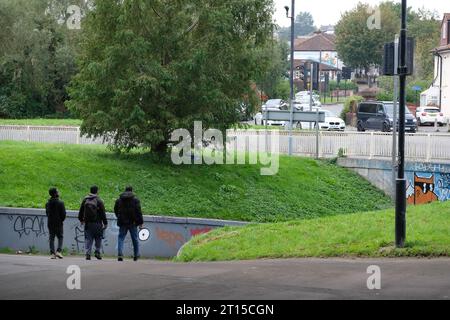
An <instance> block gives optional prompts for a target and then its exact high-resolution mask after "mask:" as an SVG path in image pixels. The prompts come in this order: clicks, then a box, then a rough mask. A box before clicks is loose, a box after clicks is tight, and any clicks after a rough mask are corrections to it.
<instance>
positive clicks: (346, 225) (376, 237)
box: [178, 203, 450, 261]
mask: <svg viewBox="0 0 450 320" xmlns="http://www.w3.org/2000/svg"><path fill="white" fill-rule="evenodd" d="M407 220H408V228H407V237H408V240H407V248H405V249H402V250H396V249H394V248H393V245H394V243H393V242H394V221H395V219H394V212H393V210H388V211H379V212H373V213H364V214H361V213H359V214H352V215H342V216H334V217H325V218H319V219H313V220H304V221H296V222H286V223H277V224H261V225H250V226H248V227H244V228H225V229H222V230H216V231H213V232H211V233H209V234H207V235H204V236H200V237H197V238H194V240H192V241H191V242H190V243H188V245H186V246H185V247H184V249H183V251H182V253H181V255H180V257H179V258H178V260H179V261H217V260H246V259H260V258H304V257H342V256H364V257H367V256H369V257H372V256H449V255H450V232H449V230H450V203H434V204H432V205H427V206H419V207H410V208H409V211H408V218H407Z"/></svg>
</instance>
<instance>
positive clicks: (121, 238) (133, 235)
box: [118, 226, 140, 257]
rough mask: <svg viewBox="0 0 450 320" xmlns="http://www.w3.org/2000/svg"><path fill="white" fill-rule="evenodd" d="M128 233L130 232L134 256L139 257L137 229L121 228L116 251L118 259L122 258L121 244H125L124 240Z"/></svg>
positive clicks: (132, 227)
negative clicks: (117, 251)
mask: <svg viewBox="0 0 450 320" xmlns="http://www.w3.org/2000/svg"><path fill="white" fill-rule="evenodd" d="M128 231H129V232H130V236H131V240H132V241H133V249H134V256H135V257H140V254H139V238H138V237H139V233H138V228H137V227H136V226H122V227H120V230H119V243H118V250H119V257H123V244H124V242H125V238H126V236H127V234H128Z"/></svg>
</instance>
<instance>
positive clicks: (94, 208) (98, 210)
mask: <svg viewBox="0 0 450 320" xmlns="http://www.w3.org/2000/svg"><path fill="white" fill-rule="evenodd" d="M78 220H80V222H81V224H84V234H85V241H86V260H91V255H92V245H93V244H94V242H95V257H96V258H97V259H98V260H102V256H101V253H100V251H101V249H102V239H103V231H104V230H105V229H106V228H107V227H108V220H107V219H106V211H105V204H104V203H103V201H102V199H100V197H99V196H98V187H97V186H94V187H92V188H91V193H90V194H89V195H88V196H87V197H86V198H84V200H83V203H82V204H81V208H80V213H79V215H78Z"/></svg>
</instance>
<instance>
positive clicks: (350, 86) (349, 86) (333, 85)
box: [328, 80, 358, 91]
mask: <svg viewBox="0 0 450 320" xmlns="http://www.w3.org/2000/svg"><path fill="white" fill-rule="evenodd" d="M328 89H329V91H334V90H338V89H339V90H348V91H354V90H357V89H358V85H357V84H356V83H354V82H353V81H347V83H345V82H344V81H341V83H340V84H339V85H338V83H337V81H335V80H331V81H330V83H329V85H328Z"/></svg>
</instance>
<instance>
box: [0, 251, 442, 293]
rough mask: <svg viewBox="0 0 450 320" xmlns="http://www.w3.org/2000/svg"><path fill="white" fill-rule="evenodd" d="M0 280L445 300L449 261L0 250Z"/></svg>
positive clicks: (11, 288)
mask: <svg viewBox="0 0 450 320" xmlns="http://www.w3.org/2000/svg"><path fill="white" fill-rule="evenodd" d="M71 265H77V266H79V267H80V269H81V290H74V291H70V290H68V289H67V287H66V281H67V278H68V277H69V275H68V274H66V270H67V267H69V266H71ZM371 265H377V266H379V267H380V268H381V290H375V291H371V290H369V289H368V288H367V279H368V277H369V276H370V275H369V274H367V268H368V267H369V266H371ZM0 284H1V285H0V299H75V300H77V299H107V300H111V299H112V300H115V299H158V300H159V299H167V300H185V299H191V300H201V299H212V300H248V299H251V300H279V299H289V300H292V299H293V300H298V299H442V300H449V297H450V259H436V260H427V259H395V260H394V259H390V260H387V259H381V260H362V259H356V260H350V259H330V260H320V259H298V260H297V259H291V260H260V261H244V262H218V263H189V264H175V263H171V262H160V261H150V260H143V261H140V262H137V263H135V262H132V261H128V262H124V263H122V264H120V263H118V262H116V261H115V260H104V261H101V262H98V261H92V262H87V261H85V260H83V259H81V258H77V257H73V258H66V259H64V260H61V261H53V260H50V259H49V258H48V257H41V256H13V255H0Z"/></svg>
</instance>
